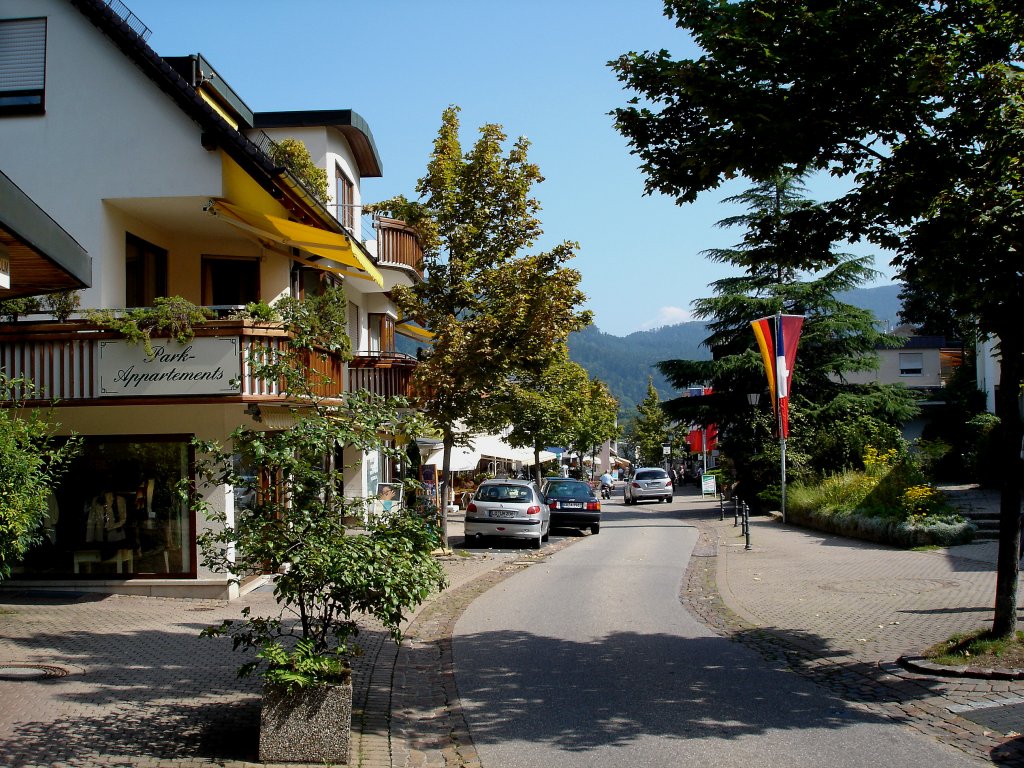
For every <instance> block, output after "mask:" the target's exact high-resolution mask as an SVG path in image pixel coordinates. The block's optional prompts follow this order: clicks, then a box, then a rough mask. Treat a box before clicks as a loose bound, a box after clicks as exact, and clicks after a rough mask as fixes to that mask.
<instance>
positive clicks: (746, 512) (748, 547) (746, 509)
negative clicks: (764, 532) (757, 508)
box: [743, 501, 753, 550]
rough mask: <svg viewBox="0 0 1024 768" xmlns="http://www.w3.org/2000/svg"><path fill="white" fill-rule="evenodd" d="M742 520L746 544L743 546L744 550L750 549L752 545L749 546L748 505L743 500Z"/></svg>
mask: <svg viewBox="0 0 1024 768" xmlns="http://www.w3.org/2000/svg"><path fill="white" fill-rule="evenodd" d="M743 521H744V524H745V526H746V537H747V541H746V544H745V545H744V547H743V548H744V549H746V550H750V549H753V547H751V546H750V505H748V504H747V502H745V501H744V502H743Z"/></svg>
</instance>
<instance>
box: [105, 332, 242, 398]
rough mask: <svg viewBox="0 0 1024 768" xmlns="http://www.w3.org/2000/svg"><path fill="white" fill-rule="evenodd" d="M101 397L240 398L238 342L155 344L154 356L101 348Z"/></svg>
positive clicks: (123, 345)
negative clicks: (209, 396) (204, 396)
mask: <svg viewBox="0 0 1024 768" xmlns="http://www.w3.org/2000/svg"><path fill="white" fill-rule="evenodd" d="M99 346H100V353H99V365H98V372H99V384H100V387H99V392H100V397H154V396H178V397H188V396H194V395H237V394H238V393H239V378H240V362H239V355H238V338H237V337H221V336H213V337H204V338H195V339H192V341H190V342H189V343H188V344H179V343H178V342H176V341H173V340H171V339H153V342H152V354H148V353H147V352H146V349H145V346H144V345H143V344H140V343H133V342H129V341H120V340H118V341H101V342H100V343H99Z"/></svg>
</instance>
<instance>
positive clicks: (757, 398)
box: [747, 392, 761, 408]
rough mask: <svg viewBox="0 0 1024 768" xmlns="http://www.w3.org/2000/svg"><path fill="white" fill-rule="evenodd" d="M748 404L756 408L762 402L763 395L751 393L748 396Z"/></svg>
mask: <svg viewBox="0 0 1024 768" xmlns="http://www.w3.org/2000/svg"><path fill="white" fill-rule="evenodd" d="M747 402H748V403H750V405H751V407H753V408H756V407H757V404H758V403H760V402H761V393H760V392H751V393H750V394H748V395H747Z"/></svg>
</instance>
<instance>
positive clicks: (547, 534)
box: [540, 523, 551, 541]
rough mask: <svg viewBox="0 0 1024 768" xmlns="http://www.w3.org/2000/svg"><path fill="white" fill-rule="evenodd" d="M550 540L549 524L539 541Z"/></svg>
mask: <svg viewBox="0 0 1024 768" xmlns="http://www.w3.org/2000/svg"><path fill="white" fill-rule="evenodd" d="M550 538H551V523H548V529H547V530H546V531H544V535H543V536H541V537H540V540H541V541H547V540H548V539H550Z"/></svg>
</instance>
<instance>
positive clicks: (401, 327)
mask: <svg viewBox="0 0 1024 768" xmlns="http://www.w3.org/2000/svg"><path fill="white" fill-rule="evenodd" d="M395 333H399V334H401V335H402V336H405V337H407V338H410V339H414V340H416V341H424V342H426V343H427V344H433V343H434V334H433V333H431V332H430V331H428V330H427V329H426V328H420V327H419V326H418V325H413V324H412V323H410V322H399V323H395Z"/></svg>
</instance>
